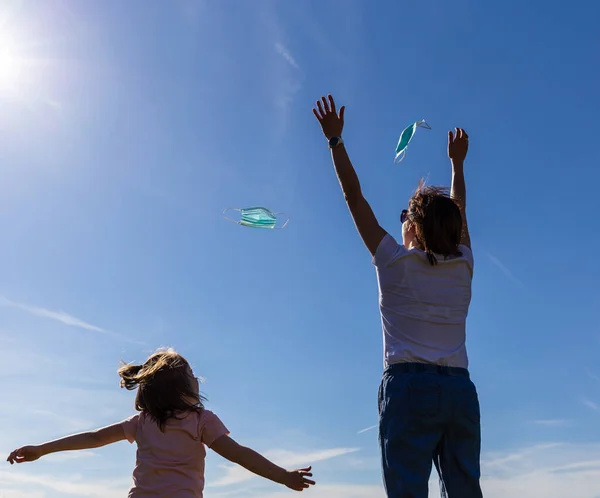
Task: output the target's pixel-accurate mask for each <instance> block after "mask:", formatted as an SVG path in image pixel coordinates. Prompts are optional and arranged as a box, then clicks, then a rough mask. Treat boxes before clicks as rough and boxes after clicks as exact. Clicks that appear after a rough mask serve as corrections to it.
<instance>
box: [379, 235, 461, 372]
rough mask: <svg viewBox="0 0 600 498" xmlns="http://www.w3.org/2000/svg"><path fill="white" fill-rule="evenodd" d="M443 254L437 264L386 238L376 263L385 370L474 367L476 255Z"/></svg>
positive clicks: (424, 254)
mask: <svg viewBox="0 0 600 498" xmlns="http://www.w3.org/2000/svg"><path fill="white" fill-rule="evenodd" d="M458 249H459V251H460V252H461V253H462V256H450V257H448V258H444V256H442V255H437V254H436V258H437V260H438V264H437V265H436V266H432V265H431V264H430V263H429V261H428V260H427V254H426V253H425V252H424V251H422V250H420V249H406V247H404V246H403V245H401V244H398V243H397V242H396V241H395V240H394V237H392V236H391V235H390V234H386V235H385V237H384V238H383V239H382V240H381V242H380V244H379V246H378V247H377V251H376V252H375V256H374V257H373V264H374V265H375V268H376V270H377V281H378V284H379V310H380V312H381V324H382V327H383V349H384V364H385V366H387V365H391V364H393V363H401V362H419V363H434V364H437V365H446V366H451V367H462V368H467V367H468V358H467V350H466V347H465V335H466V334H465V332H466V319H467V314H468V311H469V304H470V302H471V281H472V279H473V253H472V252H471V250H470V249H469V248H468V247H467V246H464V245H460V246H459V247H458Z"/></svg>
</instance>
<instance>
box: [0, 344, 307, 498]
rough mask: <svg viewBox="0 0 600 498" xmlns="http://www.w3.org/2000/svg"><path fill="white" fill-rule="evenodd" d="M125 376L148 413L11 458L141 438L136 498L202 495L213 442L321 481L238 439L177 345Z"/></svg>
mask: <svg viewBox="0 0 600 498" xmlns="http://www.w3.org/2000/svg"><path fill="white" fill-rule="evenodd" d="M118 373H119V376H120V377H121V387H125V388H127V389H129V390H133V389H136V388H137V395H136V399H135V408H136V410H138V411H139V412H140V413H137V414H136V415H133V416H132V417H130V418H128V419H126V420H124V421H123V422H119V423H117V424H114V425H110V426H108V427H104V428H102V429H98V430H95V431H92V432H85V433H82V434H75V435H73V436H68V437H65V438H62V439H57V440H55V441H50V442H48V443H44V444H42V445H39V446H24V447H22V448H19V449H17V450H15V451H13V452H12V453H11V454H10V455H9V456H8V459H7V460H8V461H9V462H10V463H11V465H12V464H13V463H22V462H33V461H34V460H37V459H38V458H40V457H42V456H44V455H48V454H49V453H55V452H58V451H68V450H84V449H88V448H98V447H100V446H105V445H107V444H111V443H116V442H117V441H122V440H123V439H127V440H128V441H129V442H130V443H133V442H134V441H135V442H136V443H137V457H136V466H135V469H134V471H133V487H132V488H131V490H130V491H129V495H128V496H129V497H130V498H143V497H153V498H159V497H164V498H167V497H169V498H202V490H203V489H204V458H205V456H206V450H205V449H204V446H205V445H206V446H208V447H209V448H211V449H212V450H214V451H216V452H217V453H218V454H219V455H221V456H222V457H224V458H226V459H228V460H230V461H231V462H234V463H237V464H239V465H241V466H242V467H245V468H246V469H248V470H249V471H251V472H254V473H255V474H258V475H259V476H262V477H265V478H267V479H270V480H272V481H274V482H277V483H279V484H283V485H285V486H287V487H288V488H290V489H293V490H295V491H302V490H304V489H305V488H308V487H309V486H310V485H312V484H315V483H314V481H311V480H310V479H308V477H311V476H312V474H311V473H310V470H311V468H310V467H307V468H304V469H299V470H293V471H288V470H285V469H282V468H281V467H278V466H277V465H275V464H274V463H272V462H270V461H269V460H267V459H266V458H264V457H263V456H261V455H260V454H258V453H256V452H255V451H253V450H251V449H250V448H245V447H244V446H240V445H239V444H238V443H236V442H235V441H234V440H233V439H231V438H230V437H229V431H228V430H227V428H226V427H225V426H224V425H223V423H222V422H221V421H220V420H219V418H218V417H217V416H216V415H215V414H214V413H212V412H211V411H209V410H206V409H205V408H204V406H203V404H202V401H203V400H204V398H203V397H202V395H201V394H200V390H199V382H198V379H197V377H195V376H194V373H193V372H192V369H191V367H190V365H189V363H188V362H187V361H186V359H185V358H184V357H183V356H181V355H179V354H178V353H176V352H175V351H173V350H172V349H167V350H159V351H157V352H156V353H154V354H153V355H151V356H150V357H149V358H148V359H147V360H146V362H145V363H144V364H143V365H124V366H123V367H121V368H120V369H119V371H118Z"/></svg>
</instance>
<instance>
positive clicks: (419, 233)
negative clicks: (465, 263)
mask: <svg viewBox="0 0 600 498" xmlns="http://www.w3.org/2000/svg"><path fill="white" fill-rule="evenodd" d="M408 220H409V221H410V222H411V223H412V224H413V225H414V227H415V236H416V239H417V243H418V244H419V245H420V246H421V249H423V250H424V251H425V252H426V253H427V259H428V260H429V263H430V264H431V265H432V266H435V265H436V264H437V258H436V257H435V254H434V253H436V254H441V255H443V256H445V257H447V256H461V255H462V253H461V252H460V251H459V250H458V245H459V244H460V240H461V234H462V229H463V219H462V215H461V213H460V209H459V207H458V205H457V204H456V202H455V201H454V200H453V199H452V198H451V197H450V195H449V192H448V189H447V188H444V187H433V186H425V183H424V181H423V180H421V181H420V182H419V186H418V187H417V190H416V191H415V193H414V195H413V196H412V197H411V199H410V201H409V202H408Z"/></svg>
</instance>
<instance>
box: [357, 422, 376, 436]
mask: <svg viewBox="0 0 600 498" xmlns="http://www.w3.org/2000/svg"><path fill="white" fill-rule="evenodd" d="M377 427H378V425H377V424H375V425H370V426H369V427H365V428H364V429H361V430H360V431H358V432H357V434H362V433H363V432H367V431H370V430H373V429H376V428H377Z"/></svg>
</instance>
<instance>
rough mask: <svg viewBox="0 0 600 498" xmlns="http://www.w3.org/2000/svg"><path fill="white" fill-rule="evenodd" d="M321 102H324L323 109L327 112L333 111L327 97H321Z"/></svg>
mask: <svg viewBox="0 0 600 498" xmlns="http://www.w3.org/2000/svg"><path fill="white" fill-rule="evenodd" d="M321 100H323V107H324V108H325V112H329V111H331V109H329V103H328V102H327V99H326V98H325V97H321Z"/></svg>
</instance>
